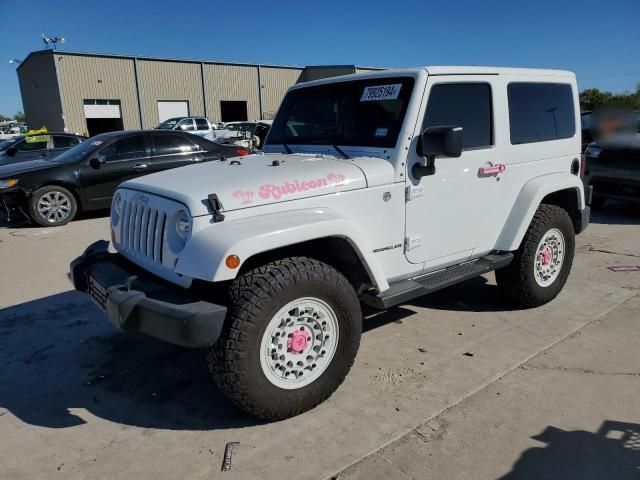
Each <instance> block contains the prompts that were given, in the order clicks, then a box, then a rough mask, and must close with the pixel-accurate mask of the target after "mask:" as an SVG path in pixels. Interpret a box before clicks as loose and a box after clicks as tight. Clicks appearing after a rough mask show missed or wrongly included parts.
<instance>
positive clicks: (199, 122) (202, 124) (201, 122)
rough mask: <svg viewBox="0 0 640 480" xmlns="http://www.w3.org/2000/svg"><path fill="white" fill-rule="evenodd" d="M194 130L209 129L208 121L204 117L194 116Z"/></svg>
mask: <svg viewBox="0 0 640 480" xmlns="http://www.w3.org/2000/svg"><path fill="white" fill-rule="evenodd" d="M196 130H209V123H208V122H207V121H206V120H205V119H204V118H196Z"/></svg>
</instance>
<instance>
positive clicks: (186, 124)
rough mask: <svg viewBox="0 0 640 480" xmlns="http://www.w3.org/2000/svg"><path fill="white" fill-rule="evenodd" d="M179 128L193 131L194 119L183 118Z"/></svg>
mask: <svg viewBox="0 0 640 480" xmlns="http://www.w3.org/2000/svg"><path fill="white" fill-rule="evenodd" d="M178 128H179V129H180V130H184V131H186V132H191V131H193V120H191V119H189V120H183V121H181V122H180V123H179V124H178Z"/></svg>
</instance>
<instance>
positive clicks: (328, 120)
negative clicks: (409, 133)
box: [267, 77, 414, 148]
mask: <svg viewBox="0 0 640 480" xmlns="http://www.w3.org/2000/svg"><path fill="white" fill-rule="evenodd" d="M413 83H414V82H413V79H412V78H405V77H385V78H374V79H366V80H352V81H346V82H337V83H334V84H331V85H328V84H327V85H318V86H314V87H307V88H300V89H296V90H292V91H290V92H289V93H288V94H287V96H286V97H285V98H284V100H283V102H282V105H281V107H280V109H279V110H278V115H277V116H276V119H275V120H274V122H273V126H272V127H271V130H270V131H269V136H268V137H267V140H268V143H270V144H278V143H287V144H292V145H293V144H298V145H304V144H319V145H346V146H349V145H353V146H371V147H387V148H391V147H395V145H396V140H397V139H398V134H399V133H400V129H401V128H402V123H403V121H404V115H405V112H406V109H407V105H408V103H409V98H410V97H411V92H412V90H413Z"/></svg>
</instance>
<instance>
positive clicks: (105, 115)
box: [83, 99, 123, 136]
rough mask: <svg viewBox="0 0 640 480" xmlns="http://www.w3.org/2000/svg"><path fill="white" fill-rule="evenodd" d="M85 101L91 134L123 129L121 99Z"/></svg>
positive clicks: (88, 130) (89, 132) (85, 115)
mask: <svg viewBox="0 0 640 480" xmlns="http://www.w3.org/2000/svg"><path fill="white" fill-rule="evenodd" d="M83 103H84V118H85V119H86V121H87V133H88V134H89V136H93V135H97V134H99V133H104V132H113V131H115V130H122V129H123V124H122V111H121V109H120V100H104V99H85V100H84V102H83Z"/></svg>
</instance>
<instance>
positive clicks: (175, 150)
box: [153, 135, 200, 156]
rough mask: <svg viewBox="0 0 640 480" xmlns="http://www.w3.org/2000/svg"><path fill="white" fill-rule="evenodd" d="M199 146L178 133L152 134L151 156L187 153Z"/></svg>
mask: <svg viewBox="0 0 640 480" xmlns="http://www.w3.org/2000/svg"><path fill="white" fill-rule="evenodd" d="M199 148H200V147H198V145H196V144H195V143H193V142H191V141H190V140H187V139H186V138H184V137H182V136H180V135H153V156H160V155H177V154H179V153H189V152H194V151H196V150H199Z"/></svg>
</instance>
